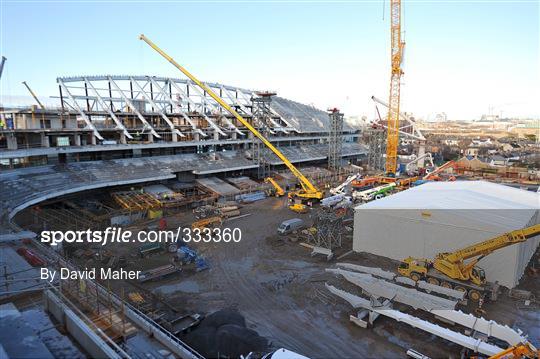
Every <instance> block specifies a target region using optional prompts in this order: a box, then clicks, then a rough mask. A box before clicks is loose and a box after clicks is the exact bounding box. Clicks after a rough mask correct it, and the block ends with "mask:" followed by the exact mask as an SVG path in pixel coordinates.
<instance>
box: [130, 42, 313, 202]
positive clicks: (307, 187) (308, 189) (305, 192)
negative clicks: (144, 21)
mask: <svg viewBox="0 0 540 359" xmlns="http://www.w3.org/2000/svg"><path fill="white" fill-rule="evenodd" d="M139 39H140V40H143V41H144V42H146V43H147V44H148V45H149V46H150V47H151V48H152V49H154V50H155V51H156V52H158V53H159V54H160V55H161V56H163V57H164V58H165V59H166V60H167V61H169V62H170V63H171V64H173V65H174V66H175V67H176V68H177V69H178V70H180V71H181V72H182V73H183V74H184V75H186V76H187V77H188V78H189V79H190V80H191V81H193V82H194V83H195V84H197V86H199V87H200V88H201V89H202V90H203V91H205V92H206V93H207V94H208V95H210V97H212V98H213V99H214V100H215V101H216V102H217V103H218V104H220V105H221V107H223V108H224V109H225V110H227V111H228V112H229V113H230V114H231V115H233V116H234V117H235V118H236V119H237V120H238V121H239V122H240V123H241V124H242V125H244V126H245V127H246V128H247V129H248V130H249V131H250V132H251V133H253V135H255V136H256V137H257V138H258V139H259V140H261V141H262V143H264V145H265V146H266V147H268V148H269V149H270V150H271V151H272V152H274V153H275V154H276V156H278V157H279V159H280V160H282V161H283V163H284V164H285V166H287V167H288V168H289V170H290V171H291V172H292V173H293V175H294V176H295V177H296V178H298V181H299V182H300V185H301V186H302V189H301V190H298V191H295V192H290V193H289V196H290V197H299V198H302V199H317V200H319V199H322V198H323V195H324V193H323V192H322V191H320V190H318V189H317V188H316V187H315V186H314V185H313V184H312V183H311V182H310V181H309V180H308V179H307V178H306V176H304V175H303V174H302V172H300V171H299V170H298V169H297V168H296V167H295V166H294V165H293V164H292V163H291V161H289V159H288V158H287V157H285V155H284V154H283V153H281V151H280V150H278V149H277V148H276V147H275V146H274V145H273V144H272V143H271V142H270V141H268V140H267V139H266V138H265V137H264V136H263V135H262V134H261V133H260V132H259V131H257V129H256V128H255V127H253V126H252V125H251V124H250V123H249V122H248V121H247V120H246V119H244V118H243V117H242V116H240V114H238V112H236V111H235V110H234V109H233V108H232V107H231V106H229V105H228V104H227V103H226V102H225V101H223V99H222V98H220V97H219V96H218V95H217V94H216V93H214V91H212V89H211V88H210V87H208V86H206V85H205V84H204V83H202V82H201V81H199V80H198V79H197V78H195V76H193V75H192V74H191V73H190V72H189V71H188V70H186V69H185V68H184V67H182V66H180V64H178V63H177V62H176V61H174V59H173V58H172V57H170V56H169V55H167V54H166V53H165V52H164V51H163V50H161V49H160V48H159V47H158V46H157V45H156V44H154V43H153V42H152V41H150V39H148V38H147V37H146V36H144V35H143V34H141V35H140V36H139Z"/></svg>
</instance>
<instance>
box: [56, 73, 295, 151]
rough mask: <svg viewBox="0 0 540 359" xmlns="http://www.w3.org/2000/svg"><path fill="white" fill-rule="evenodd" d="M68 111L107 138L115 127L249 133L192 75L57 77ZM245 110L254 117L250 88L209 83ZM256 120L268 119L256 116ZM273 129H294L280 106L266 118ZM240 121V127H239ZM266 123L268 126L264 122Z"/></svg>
mask: <svg viewBox="0 0 540 359" xmlns="http://www.w3.org/2000/svg"><path fill="white" fill-rule="evenodd" d="M57 82H58V84H59V90H60V100H61V104H62V108H63V110H64V112H68V113H69V112H75V113H78V115H79V116H80V119H81V120H82V121H84V125H85V127H86V128H89V129H91V130H92V131H93V133H94V136H95V137H96V138H98V139H99V140H104V139H105V138H104V136H107V135H109V134H110V133H111V132H113V133H114V132H117V133H121V134H122V136H125V138H128V139H132V138H133V137H134V134H135V133H137V135H139V136H140V135H146V136H149V139H150V140H152V139H153V138H162V139H164V140H168V139H171V140H172V141H177V140H178V139H179V138H187V139H198V138H199V137H200V136H202V137H207V136H212V137H213V138H214V139H219V138H236V137H237V136H245V135H246V133H245V131H244V130H243V129H242V128H241V127H240V124H238V123H237V121H236V120H235V119H234V118H233V117H232V116H230V115H229V114H228V113H225V112H223V110H222V109H221V107H220V106H219V105H218V104H217V103H216V102H215V101H214V100H213V99H212V98H211V97H210V96H208V94H206V93H204V92H203V91H202V90H200V89H199V88H198V87H197V86H195V85H194V84H193V83H192V82H191V81H190V80H182V79H173V78H167V77H151V76H109V75H106V76H81V77H62V78H57ZM207 85H208V86H209V87H210V88H212V89H213V90H214V91H215V92H216V93H219V95H220V96H221V97H222V98H223V99H224V100H225V101H226V102H228V103H229V104H230V105H231V106H234V107H235V108H239V109H240V110H241V111H242V112H243V115H244V116H245V117H246V118H248V119H252V121H253V118H254V114H253V105H252V102H251V99H252V97H253V96H254V95H255V94H254V93H253V92H252V91H250V90H244V89H239V88H236V87H231V86H225V85H221V84H215V83H207ZM255 122H256V123H255V124H254V125H255V126H261V125H262V122H260V121H255ZM264 124H265V127H264V128H265V129H266V130H267V132H268V133H270V134H275V133H277V132H282V133H288V132H289V131H293V130H294V128H292V127H291V125H290V123H288V122H287V120H286V119H284V118H283V117H282V116H280V115H279V114H278V113H277V112H276V111H274V110H273V109H270V111H269V112H268V114H267V118H266V119H265V120H264ZM239 127H240V128H239ZM261 128H262V127H261ZM109 136H110V135H109Z"/></svg>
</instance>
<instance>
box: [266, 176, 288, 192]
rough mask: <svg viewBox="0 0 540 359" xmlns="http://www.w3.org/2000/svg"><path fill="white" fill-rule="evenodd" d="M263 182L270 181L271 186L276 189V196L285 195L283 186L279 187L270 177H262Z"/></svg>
mask: <svg viewBox="0 0 540 359" xmlns="http://www.w3.org/2000/svg"><path fill="white" fill-rule="evenodd" d="M264 182H267V183H270V184H272V186H274V189H275V190H276V196H277V197H281V196H284V195H285V190H284V189H283V188H281V186H280V185H279V184H278V183H277V182H276V180H275V179H273V178H272V177H266V178H265V179H264Z"/></svg>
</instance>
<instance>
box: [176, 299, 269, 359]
mask: <svg viewBox="0 0 540 359" xmlns="http://www.w3.org/2000/svg"><path fill="white" fill-rule="evenodd" d="M183 340H184V341H185V342H186V343H187V344H188V345H189V346H191V347H192V348H193V349H195V350H197V351H198V352H199V353H200V354H201V355H202V356H204V357H206V358H217V357H222V356H226V357H234V358H238V357H240V355H246V354H248V353H250V352H256V353H263V352H267V351H268V350H269V349H268V346H269V345H268V341H267V340H266V338H264V337H261V336H260V335H259V334H258V333H257V332H256V331H254V330H251V329H248V328H247V327H246V320H245V319H244V317H243V316H242V315H241V314H240V313H239V312H238V311H237V310H236V309H229V308H228V309H222V310H219V311H217V312H214V313H212V314H210V315H209V316H207V317H206V318H205V319H204V320H203V321H202V323H201V324H200V325H199V326H198V327H197V328H196V329H195V330H194V331H192V332H190V333H188V334H187V335H186V336H185V338H183Z"/></svg>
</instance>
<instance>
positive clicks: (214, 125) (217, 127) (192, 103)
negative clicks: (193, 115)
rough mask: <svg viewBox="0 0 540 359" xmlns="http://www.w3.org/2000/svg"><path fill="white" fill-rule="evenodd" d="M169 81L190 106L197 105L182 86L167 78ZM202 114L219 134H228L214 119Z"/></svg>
mask: <svg viewBox="0 0 540 359" xmlns="http://www.w3.org/2000/svg"><path fill="white" fill-rule="evenodd" d="M168 80H169V83H170V84H172V85H173V87H174V88H175V89H176V91H178V92H180V93H181V94H182V96H184V97H185V99H186V100H187V101H188V102H189V103H190V105H191V106H193V107H194V108H195V107H197V104H196V103H195V102H193V100H192V99H190V98H189V96H188V94H187V93H186V92H185V91H184V90H182V88H181V87H180V86H178V84H177V83H176V82H174V80H173V79H171V78H169V79H168ZM201 115H202V116H203V118H204V119H205V120H206V122H208V124H209V125H210V126H211V127H212V128H213V129H214V130H215V131H216V132H218V133H219V134H220V135H223V136H228V135H227V134H226V133H225V132H223V131H222V130H221V128H219V126H218V125H216V123H215V122H214V121H212V120H211V119H210V118H209V117H208V116H206V114H205V113H204V111H203V113H202V114H201Z"/></svg>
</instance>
